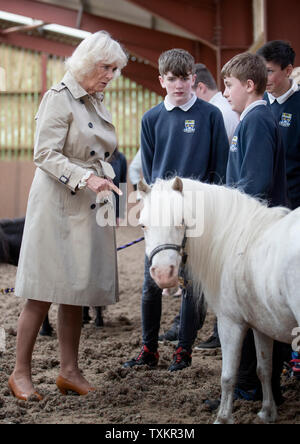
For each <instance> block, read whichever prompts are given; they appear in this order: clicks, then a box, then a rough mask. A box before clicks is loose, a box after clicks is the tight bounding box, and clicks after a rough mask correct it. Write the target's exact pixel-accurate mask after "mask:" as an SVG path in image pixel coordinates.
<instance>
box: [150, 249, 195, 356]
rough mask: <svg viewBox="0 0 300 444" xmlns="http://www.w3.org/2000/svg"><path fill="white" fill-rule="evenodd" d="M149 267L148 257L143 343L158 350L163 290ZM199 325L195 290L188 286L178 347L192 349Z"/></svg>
mask: <svg viewBox="0 0 300 444" xmlns="http://www.w3.org/2000/svg"><path fill="white" fill-rule="evenodd" d="M149 268H150V267H149V260H148V258H147V257H146V258H145V273H144V284H143V294H142V330H143V344H145V345H146V346H147V347H148V348H149V350H150V351H156V350H157V347H158V334H159V329H160V319H161V307H162V290H161V289H160V288H159V287H158V286H157V285H156V283H155V282H154V280H153V279H152V278H151V276H150V269H149ZM197 326H198V316H197V311H196V306H195V300H194V297H193V291H192V288H191V287H190V286H187V288H185V289H183V291H182V299H181V311H180V328H179V342H178V347H182V348H184V349H185V350H187V351H188V352H191V351H192V346H193V344H194V341H195V339H196V336H197Z"/></svg>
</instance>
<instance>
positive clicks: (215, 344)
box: [194, 336, 221, 350]
mask: <svg viewBox="0 0 300 444" xmlns="http://www.w3.org/2000/svg"><path fill="white" fill-rule="evenodd" d="M220 347H221V343H220V339H219V337H218V336H211V337H210V338H208V340H207V341H205V342H200V344H198V345H197V346H196V347H194V350H202V349H213V348H220Z"/></svg>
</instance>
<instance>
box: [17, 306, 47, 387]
mask: <svg viewBox="0 0 300 444" xmlns="http://www.w3.org/2000/svg"><path fill="white" fill-rule="evenodd" d="M50 305H51V303H49V302H42V301H34V300H31V299H29V300H27V302H26V303H25V306H24V308H23V310H22V313H21V315H20V317H19V320H18V334H17V349H16V365H15V369H14V371H13V374H12V376H13V378H14V381H15V383H16V384H17V386H18V387H19V388H20V389H21V390H22V392H23V393H25V394H31V393H33V392H34V387H33V384H32V380H31V360H32V353H33V348H34V345H35V342H36V338H37V335H38V332H39V330H40V327H41V325H42V323H43V320H44V319H45V316H46V314H47V313H48V311H49V308H50Z"/></svg>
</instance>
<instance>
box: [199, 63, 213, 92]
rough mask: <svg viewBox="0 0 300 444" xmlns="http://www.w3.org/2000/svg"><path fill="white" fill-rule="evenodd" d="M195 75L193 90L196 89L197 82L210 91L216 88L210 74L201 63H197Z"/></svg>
mask: <svg viewBox="0 0 300 444" xmlns="http://www.w3.org/2000/svg"><path fill="white" fill-rule="evenodd" d="M195 73H196V80H195V84H194V89H196V88H197V86H198V83H199V82H202V83H204V85H206V86H207V88H208V89H211V90H215V89H217V88H218V87H217V84H216V81H215V79H214V78H213V75H212V73H211V72H210V71H209V69H208V68H207V67H206V65H204V64H203V63H197V64H196V65H195Z"/></svg>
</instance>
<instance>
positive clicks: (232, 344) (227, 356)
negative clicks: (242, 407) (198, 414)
mask: <svg viewBox="0 0 300 444" xmlns="http://www.w3.org/2000/svg"><path fill="white" fill-rule="evenodd" d="M218 330H219V336H220V342H221V347H222V376H221V388H222V396H221V405H220V408H219V411H218V416H217V419H216V422H215V424H233V422H234V421H233V417H232V403H233V388H234V384H235V382H236V378H237V372H238V368H239V364H240V360H241V350H242V344H243V340H244V337H245V334H246V330H247V326H246V325H242V324H234V323H233V322H232V321H230V320H228V319H226V318H220V317H218Z"/></svg>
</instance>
